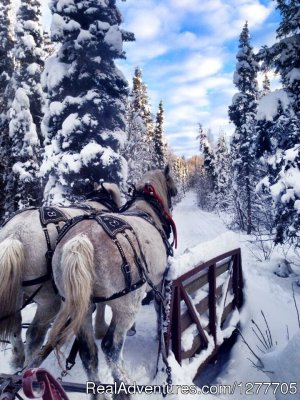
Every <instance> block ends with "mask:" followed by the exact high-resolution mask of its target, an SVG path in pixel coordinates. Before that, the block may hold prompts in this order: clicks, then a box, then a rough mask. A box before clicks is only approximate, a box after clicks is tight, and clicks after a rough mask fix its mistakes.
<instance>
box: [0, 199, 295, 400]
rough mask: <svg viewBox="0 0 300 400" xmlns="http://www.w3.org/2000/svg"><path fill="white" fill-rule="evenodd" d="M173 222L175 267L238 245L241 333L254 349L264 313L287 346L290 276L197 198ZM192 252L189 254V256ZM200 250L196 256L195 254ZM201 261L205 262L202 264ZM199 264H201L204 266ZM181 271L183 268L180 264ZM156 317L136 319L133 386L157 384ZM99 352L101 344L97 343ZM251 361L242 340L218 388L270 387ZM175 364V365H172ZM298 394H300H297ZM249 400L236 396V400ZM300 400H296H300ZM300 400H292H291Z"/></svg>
mask: <svg viewBox="0 0 300 400" xmlns="http://www.w3.org/2000/svg"><path fill="white" fill-rule="evenodd" d="M173 215H174V220H175V221H176V224H177V229H178V241H179V248H178V249H177V251H176V252H175V258H174V261H173V263H176V262H177V261H178V260H180V258H182V257H187V258H190V259H191V258H192V257H191V255H193V254H194V255H195V254H196V255H197V254H198V253H199V249H200V250H201V252H202V253H201V254H202V255H203V257H204V258H211V256H213V255H217V254H221V253H223V252H224V251H226V249H227V248H231V249H232V248H234V247H236V243H238V242H240V246H241V248H242V258H243V270H244V277H245V282H246V287H245V297H246V303H245V306H244V308H243V311H242V313H241V320H242V330H243V334H244V336H245V338H246V340H247V341H249V343H250V344H251V345H252V346H253V348H255V345H256V344H257V343H256V341H255V337H254V335H253V333H252V331H251V323H250V321H251V318H254V319H255V321H256V322H258V323H259V324H260V325H261V322H262V318H261V314H260V311H261V310H264V312H265V314H266V316H267V319H268V321H269V324H270V327H271V331H272V335H273V336H274V341H275V340H277V341H278V342H279V343H284V342H285V336H286V325H288V326H289V331H290V335H291V336H292V334H293V333H295V332H296V330H297V318H296V312H295V307H294V304H293V299H292V294H291V282H292V281H295V280H296V277H295V276H294V277H293V276H292V277H289V278H286V279H283V278H279V277H277V276H275V275H274V273H273V271H274V261H273V262H264V263H259V262H257V261H256V260H255V259H254V257H253V255H252V254H251V252H250V251H249V249H248V244H247V242H246V239H247V237H246V236H243V235H238V234H235V233H232V232H231V233H230V232H228V230H227V228H226V227H225V225H224V224H223V223H222V221H221V220H220V219H219V218H218V216H217V215H214V214H212V213H207V212H204V211H201V210H200V209H199V208H198V207H197V206H196V199H195V195H194V194H193V193H188V194H187V196H186V198H185V199H184V200H183V201H182V202H181V203H179V204H178V205H177V206H176V207H175V210H174V213H173ZM187 249H188V250H187ZM195 249H196V250H195ZM203 257H202V256H201V259H202V258H203ZM201 259H198V260H197V262H198V261H201ZM179 265H180V264H179ZM296 297H297V299H298V304H300V288H299V287H297V288H296ZM33 312H34V306H33V305H31V306H29V307H28V308H26V310H25V311H24V313H23V316H24V321H25V322H26V321H30V319H31V317H32V314H33ZM106 318H107V320H108V321H109V318H110V312H109V310H108V312H107V315H106ZM155 337H156V329H155V313H154V309H153V305H150V306H145V307H142V308H141V311H140V313H139V316H138V319H137V334H136V335H135V336H134V337H128V338H127V340H126V343H125V349H124V360H125V367H126V369H127V371H128V373H129V375H130V376H131V377H132V379H133V381H136V382H137V383H139V384H148V383H153V375H154V372H155V362H156V354H157V342H156V340H155ZM98 346H99V348H100V342H98ZM249 357H250V354H249V351H248V350H247V348H246V346H245V345H244V344H243V343H242V342H241V340H238V342H237V343H236V344H235V346H234V347H233V350H232V353H231V358H230V361H229V362H228V364H227V365H224V366H223V368H221V373H220V375H219V377H218V378H217V381H216V382H211V383H215V384H220V383H224V384H233V383H234V382H237V383H239V382H243V383H244V384H245V383H246V382H249V381H256V382H260V381H261V382H264V381H268V379H267V377H266V376H265V375H264V374H263V373H261V372H258V371H256V370H255V369H254V368H252V366H251V364H250V362H249V361H248V360H247V358H249ZM8 358H9V351H6V352H1V353H0V365H1V372H8V371H10V369H9V365H8ZM99 358H100V360H99V365H100V379H101V381H102V382H104V383H109V382H112V377H111V375H110V373H109V370H108V368H107V366H106V363H105V360H104V358H103V354H102V351H101V350H99ZM172 363H173V364H174V361H173V360H172ZM44 366H45V367H46V368H48V369H49V370H50V371H51V372H53V373H54V375H55V376H58V375H59V374H58V371H59V370H60V369H59V367H58V365H57V363H56V361H55V358H54V356H50V357H49V359H48V360H46V361H45V363H44ZM173 373H174V374H175V375H176V377H175V381H176V382H181V383H182V384H183V383H185V384H189V383H191V379H190V377H189V374H186V372H185V370H183V369H182V368H180V366H178V365H175V368H173ZM66 380H68V381H74V382H82V383H85V375H84V373H83V370H82V367H81V362H80V360H79V359H78V360H77V364H76V365H75V367H74V368H73V369H72V371H71V372H70V375H69V376H68V377H67V378H66ZM299 390H300V388H299ZM241 397H247V398H249V396H246V395H244V396H241V395H240V394H239V395H238V398H241ZM252 397H254V398H256V399H258V400H259V399H262V398H263V399H264V400H273V399H274V398H275V397H274V396H273V395H272V394H268V395H263V397H262V395H258V396H255V395H253V396H252ZM85 398H87V397H86V396H84V395H80V394H70V399H71V400H83V399H85ZM134 398H138V399H139V400H152V399H153V400H154V399H155V400H156V399H158V397H154V396H150V395H140V396H135V397H134ZM175 398H176V399H184V400H185V399H198V398H199V397H198V396H197V395H196V396H195V395H191V396H186V395H184V396H181V397H179V396H176V397H172V399H175ZM203 398H205V399H208V400H212V399H216V398H217V399H222V400H233V399H234V398H235V396H232V395H227V396H226V395H219V396H218V397H216V396H210V395H206V396H204V397H203ZM299 398H300V397H298V399H299ZM293 399H295V400H297V397H293V398H292V399H291V400H293Z"/></svg>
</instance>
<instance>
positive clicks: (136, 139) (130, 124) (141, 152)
mask: <svg viewBox="0 0 300 400" xmlns="http://www.w3.org/2000/svg"><path fill="white" fill-rule="evenodd" d="M150 116H151V112H150V105H149V98H148V94H147V87H146V85H145V84H144V82H143V77H142V71H141V70H140V68H139V67H136V69H135V72H134V76H133V85H132V91H131V93H130V96H129V100H128V104H127V113H126V117H127V118H126V119H127V124H126V132H127V141H126V144H125V149H124V157H125V159H126V160H127V162H128V181H129V182H136V181H138V180H139V179H140V178H141V177H142V176H143V175H144V174H145V172H147V171H148V170H149V169H152V168H153V166H154V150H153V148H154V146H153V123H152V119H151V120H150Z"/></svg>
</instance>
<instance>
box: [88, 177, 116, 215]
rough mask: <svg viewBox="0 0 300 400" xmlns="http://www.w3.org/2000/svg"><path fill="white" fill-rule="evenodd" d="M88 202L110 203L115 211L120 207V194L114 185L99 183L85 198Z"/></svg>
mask: <svg viewBox="0 0 300 400" xmlns="http://www.w3.org/2000/svg"><path fill="white" fill-rule="evenodd" d="M85 198H86V200H88V201H100V202H101V201H103V200H107V201H108V202H109V201H111V203H112V206H114V205H115V207H116V208H117V209H119V208H120V207H121V192H120V189H119V188H118V186H117V185H116V184H115V183H110V182H100V183H95V184H94V190H93V191H92V192H90V193H88V194H87V195H86V196H85Z"/></svg>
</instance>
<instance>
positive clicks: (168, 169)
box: [164, 164, 170, 176]
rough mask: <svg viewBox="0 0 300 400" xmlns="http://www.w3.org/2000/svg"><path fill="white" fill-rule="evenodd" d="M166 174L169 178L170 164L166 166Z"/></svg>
mask: <svg viewBox="0 0 300 400" xmlns="http://www.w3.org/2000/svg"><path fill="white" fill-rule="evenodd" d="M164 174H165V176H168V175H169V174H170V166H169V164H167V165H166V166H165V170H164Z"/></svg>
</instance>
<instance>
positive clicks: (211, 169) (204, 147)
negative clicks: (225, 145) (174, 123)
mask: <svg viewBox="0 0 300 400" xmlns="http://www.w3.org/2000/svg"><path fill="white" fill-rule="evenodd" d="M197 139H199V150H200V151H201V153H202V155H203V159H204V163H203V166H204V169H205V171H206V173H207V175H208V177H209V180H210V181H211V190H212V191H213V190H214V187H215V182H216V165H215V155H214V151H213V149H212V146H211V144H210V142H209V141H208V138H207V133H206V132H205V131H204V129H203V127H202V125H201V124H199V134H198V136H197Z"/></svg>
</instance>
